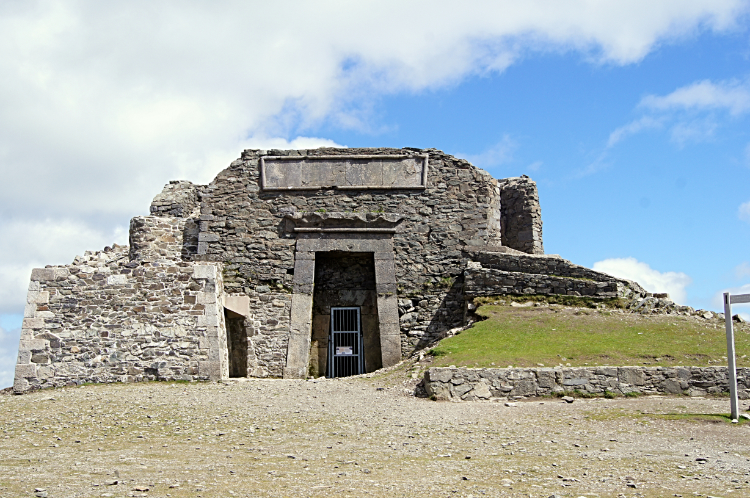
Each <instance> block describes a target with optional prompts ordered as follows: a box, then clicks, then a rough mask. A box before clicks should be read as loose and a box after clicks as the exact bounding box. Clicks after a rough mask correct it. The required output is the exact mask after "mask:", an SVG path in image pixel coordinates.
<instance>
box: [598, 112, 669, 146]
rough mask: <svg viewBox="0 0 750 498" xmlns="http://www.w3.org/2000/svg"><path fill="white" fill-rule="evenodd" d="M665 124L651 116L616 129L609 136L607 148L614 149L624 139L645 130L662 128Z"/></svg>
mask: <svg viewBox="0 0 750 498" xmlns="http://www.w3.org/2000/svg"><path fill="white" fill-rule="evenodd" d="M662 124H663V120H661V119H658V118H654V117H651V116H643V117H642V118H640V119H636V120H635V121H632V122H630V123H628V124H626V125H624V126H620V127H619V128H616V129H615V131H613V132H612V133H610V134H609V140H607V147H612V146H614V145H615V144H616V143H618V142H619V141H621V140H623V139H624V138H626V137H628V136H630V135H635V134H636V133H639V132H641V131H643V130H648V129H653V128H660V127H661V126H662Z"/></svg>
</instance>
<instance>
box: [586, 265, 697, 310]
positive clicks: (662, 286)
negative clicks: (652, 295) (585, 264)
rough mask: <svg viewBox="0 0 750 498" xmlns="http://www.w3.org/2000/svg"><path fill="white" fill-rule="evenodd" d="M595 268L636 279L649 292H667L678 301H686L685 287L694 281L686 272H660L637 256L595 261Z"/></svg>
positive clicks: (621, 276) (616, 275) (617, 275)
mask: <svg viewBox="0 0 750 498" xmlns="http://www.w3.org/2000/svg"><path fill="white" fill-rule="evenodd" d="M593 268H594V270H596V271H600V272H604V273H608V274H610V275H613V276H615V277H620V278H625V279H628V280H635V281H636V282H638V283H639V284H641V286H642V287H643V288H644V289H646V290H647V291H649V292H667V293H669V296H670V298H671V299H672V300H673V301H674V302H676V303H684V302H685V298H686V296H687V294H686V292H685V288H686V287H687V286H688V285H690V284H691V283H692V279H691V278H690V277H689V276H687V275H686V274H684V273H681V272H673V271H668V272H660V271H657V270H654V269H653V268H651V267H650V266H649V265H648V264H646V263H642V262H640V261H638V260H637V259H635V258H612V259H605V260H603V261H597V262H596V263H594V266H593Z"/></svg>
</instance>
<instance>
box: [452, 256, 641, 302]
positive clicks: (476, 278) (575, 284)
mask: <svg viewBox="0 0 750 498" xmlns="http://www.w3.org/2000/svg"><path fill="white" fill-rule="evenodd" d="M468 266H469V267H468V268H467V269H466V270H465V271H464V296H465V298H466V299H471V298H475V297H489V296H502V295H507V294H541V295H550V294H560V295H568V296H588V297H595V298H601V299H606V298H615V297H637V296H638V295H639V294H637V293H636V292H634V291H633V289H632V288H631V287H630V286H629V285H628V283H627V281H617V280H616V279H612V280H611V281H605V282H597V281H593V280H588V279H576V278H568V277H557V276H553V275H540V274H533V273H520V272H514V271H503V270H494V269H492V268H481V267H479V265H478V264H477V263H474V264H472V263H469V265H468ZM636 285H637V284H636ZM644 294H645V291H644Z"/></svg>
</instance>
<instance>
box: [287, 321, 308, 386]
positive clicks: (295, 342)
mask: <svg viewBox="0 0 750 498" xmlns="http://www.w3.org/2000/svg"><path fill="white" fill-rule="evenodd" d="M308 328H309V327H308ZM309 360H310V331H309V330H301V331H297V330H291V331H290V334H289V344H288V346H287V355H286V367H285V368H284V377H285V378H287V377H289V378H304V377H305V373H306V371H307V364H308V361H309Z"/></svg>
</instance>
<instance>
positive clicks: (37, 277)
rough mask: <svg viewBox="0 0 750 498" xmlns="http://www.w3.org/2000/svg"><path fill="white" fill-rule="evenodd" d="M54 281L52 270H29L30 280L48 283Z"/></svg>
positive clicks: (53, 271)
mask: <svg viewBox="0 0 750 498" xmlns="http://www.w3.org/2000/svg"><path fill="white" fill-rule="evenodd" d="M54 279H55V269H54V268H34V269H33V270H31V280H32V281H35V282H48V281H50V280H54Z"/></svg>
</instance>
